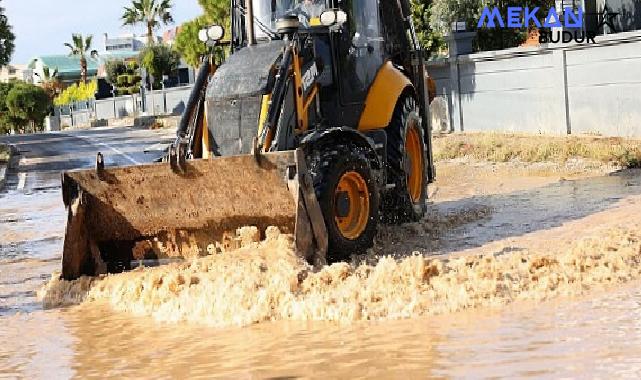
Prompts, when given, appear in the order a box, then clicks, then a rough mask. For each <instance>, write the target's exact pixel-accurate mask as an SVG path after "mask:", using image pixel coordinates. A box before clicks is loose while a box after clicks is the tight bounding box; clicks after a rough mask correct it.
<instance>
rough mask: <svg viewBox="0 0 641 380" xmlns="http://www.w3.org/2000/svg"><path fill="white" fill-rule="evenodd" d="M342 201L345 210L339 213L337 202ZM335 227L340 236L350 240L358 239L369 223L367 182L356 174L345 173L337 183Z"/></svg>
mask: <svg viewBox="0 0 641 380" xmlns="http://www.w3.org/2000/svg"><path fill="white" fill-rule="evenodd" d="M339 199H343V200H344V201H345V202H346V204H344V205H343V207H344V208H345V210H343V213H341V212H339V210H338V208H339V205H338V200H339ZM334 206H335V208H336V215H337V216H336V225H337V226H338V229H339V231H340V232H341V234H342V235H343V236H344V237H345V238H346V239H350V240H356V239H358V238H359V237H360V236H361V234H362V233H363V232H365V229H366V228H367V222H368V221H369V189H368V188H367V182H365V179H364V178H363V177H362V176H361V175H360V174H359V173H357V172H353V171H352V172H347V173H345V174H343V176H342V177H341V179H340V180H339V181H338V186H337V188H336V192H335V194H334Z"/></svg>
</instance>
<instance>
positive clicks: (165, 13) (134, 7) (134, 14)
mask: <svg viewBox="0 0 641 380" xmlns="http://www.w3.org/2000/svg"><path fill="white" fill-rule="evenodd" d="M172 7H173V5H172V3H171V0H132V1H131V7H125V13H124V14H123V15H122V24H123V25H124V26H127V25H131V26H134V25H137V24H145V25H146V26H147V40H148V41H149V45H153V44H154V30H155V29H156V28H157V27H158V26H160V24H161V23H162V24H164V25H167V24H171V23H173V22H174V18H173V17H172V16H171V13H170V12H169V11H170V10H171V8H172Z"/></svg>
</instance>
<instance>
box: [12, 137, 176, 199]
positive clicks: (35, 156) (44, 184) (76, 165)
mask: <svg viewBox="0 0 641 380" xmlns="http://www.w3.org/2000/svg"><path fill="white" fill-rule="evenodd" d="M174 137H175V132H174V131H173V130H158V131H149V130H142V129H133V128H97V129H92V130H78V131H71V132H61V133H46V134H34V135H16V136H0V143H9V144H12V145H14V146H15V147H16V148H18V150H19V151H20V155H21V157H20V164H19V166H18V168H16V169H14V170H10V171H9V176H8V178H7V186H6V187H5V189H4V190H3V193H4V194H10V193H11V192H13V191H18V192H25V191H26V192H32V191H39V190H43V189H51V188H56V187H59V186H60V172H62V171H66V170H72V169H82V168H91V167H93V166H94V165H95V162H96V154H97V153H98V152H101V153H102V154H103V156H104V157H105V165H106V166H122V165H137V164H142V163H149V162H153V161H154V160H156V159H157V158H159V157H160V156H161V155H162V150H161V149H162V147H164V146H166V145H167V144H169V143H171V142H172V141H173V139H174ZM149 149H151V150H150V151H148V152H145V150H149Z"/></svg>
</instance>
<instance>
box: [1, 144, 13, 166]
mask: <svg viewBox="0 0 641 380" xmlns="http://www.w3.org/2000/svg"><path fill="white" fill-rule="evenodd" d="M10 158H11V149H9V147H8V146H6V145H2V144H0V162H7V161H9V159H10Z"/></svg>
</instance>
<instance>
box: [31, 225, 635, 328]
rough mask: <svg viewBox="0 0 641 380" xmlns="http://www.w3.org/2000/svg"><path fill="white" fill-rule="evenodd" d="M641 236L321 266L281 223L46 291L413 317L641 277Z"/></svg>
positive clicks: (54, 301)
mask: <svg viewBox="0 0 641 380" xmlns="http://www.w3.org/2000/svg"><path fill="white" fill-rule="evenodd" d="M640 241H641V240H640V237H639V236H638V234H637V233H636V232H634V231H632V230H622V229H613V230H609V231H607V232H606V233H604V234H603V236H599V237H592V238H586V239H583V240H580V241H576V242H573V243H572V244H571V245H569V246H568V247H564V248H563V249H560V250H559V251H547V252H533V251H521V252H517V253H511V254H509V255H477V256H462V257H451V258H449V259H445V260H443V259H436V258H430V257H425V256H421V255H413V256H410V257H406V258H403V259H393V258H389V257H386V258H381V259H380V260H379V261H378V262H377V263H376V264H375V265H367V264H360V265H350V264H347V263H340V264H334V265H332V266H328V267H325V268H323V269H322V270H320V271H317V272H314V271H313V270H312V268H310V267H309V266H308V265H307V264H306V263H304V262H302V261H301V260H299V259H298V258H297V257H296V255H295V253H294V251H293V248H292V247H293V244H292V238H291V236H287V235H280V234H278V233H276V234H275V233H274V231H273V230H272V231H271V233H269V234H268V238H267V240H265V241H263V242H259V243H256V242H253V243H250V244H245V246H244V247H242V248H241V249H239V250H236V251H234V252H230V253H226V254H222V255H215V256H210V257H206V258H201V259H196V260H193V261H192V262H190V263H181V264H171V265H167V266H164V267H158V268H146V269H139V270H136V271H133V272H129V273H124V274H118V275H110V276H106V277H103V278H99V279H89V278H83V279H80V280H77V281H74V282H64V281H60V280H59V279H58V276H55V275H54V276H53V279H52V280H51V281H50V282H49V283H48V284H47V285H46V286H45V287H44V288H43V289H42V290H41V291H40V298H41V299H42V301H43V302H44V304H45V305H46V306H47V307H56V306H61V305H70V304H79V303H91V302H105V301H106V302H108V303H109V304H110V305H111V306H112V307H113V308H115V309H116V310H119V311H127V312H131V313H134V314H137V315H151V316H153V317H154V318H156V319H157V320H158V321H165V322H178V321H189V322H195V323H202V324H207V325H212V326H216V327H224V326H234V325H236V326H245V325H249V324H254V323H260V322H264V321H277V320H299V321H300V320H328V321H339V322H350V321H357V320H387V319H402V318H413V317H419V316H424V315H434V314H442V313H447V312H454V311H460V310H464V309H468V308H475V307H480V306H491V307H492V306H501V305H505V304H508V303H511V302H513V301H516V300H537V301H540V300H546V299H549V298H552V297H557V296H574V295H580V294H582V293H584V292H585V291H587V290H590V289H592V288H597V287H602V286H604V285H608V284H615V283H624V282H628V281H630V280H632V279H637V278H640V277H641V265H640V262H641V253H640V249H641V243H640Z"/></svg>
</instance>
